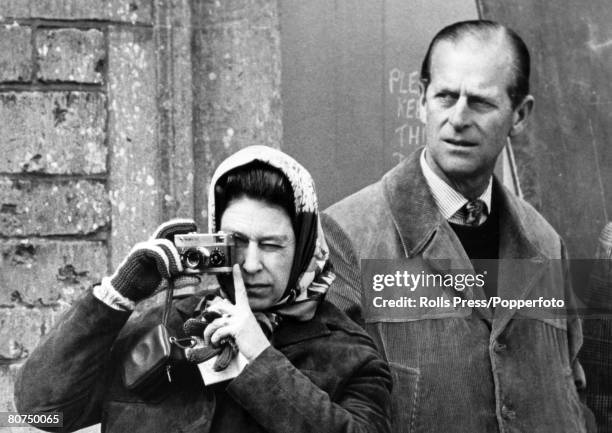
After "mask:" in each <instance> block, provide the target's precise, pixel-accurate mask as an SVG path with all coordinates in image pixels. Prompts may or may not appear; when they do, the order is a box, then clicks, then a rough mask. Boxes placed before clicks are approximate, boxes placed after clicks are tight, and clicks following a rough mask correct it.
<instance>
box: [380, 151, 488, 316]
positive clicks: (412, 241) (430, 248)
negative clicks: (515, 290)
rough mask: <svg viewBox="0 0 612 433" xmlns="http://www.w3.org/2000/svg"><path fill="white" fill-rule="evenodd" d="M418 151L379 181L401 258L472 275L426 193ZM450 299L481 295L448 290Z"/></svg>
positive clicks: (455, 239) (482, 310) (482, 311)
mask: <svg viewBox="0 0 612 433" xmlns="http://www.w3.org/2000/svg"><path fill="white" fill-rule="evenodd" d="M420 156H421V150H417V151H416V152H414V153H413V154H412V155H411V156H410V157H409V158H407V159H406V160H405V161H404V162H402V163H401V164H400V165H398V166H397V167H395V168H394V169H392V170H391V171H389V172H388V173H387V174H386V175H385V176H384V177H383V190H384V193H385V199H386V201H387V203H388V206H389V209H390V211H391V215H392V218H393V222H394V224H395V227H396V230H397V233H398V235H399V237H400V240H401V243H402V246H403V248H404V254H405V255H406V257H408V258H412V257H415V256H417V255H422V256H423V259H424V260H425V262H426V263H427V264H428V265H429V266H430V267H431V269H433V270H434V271H436V272H440V273H442V274H447V273H449V269H450V270H451V271H450V272H452V270H456V271H458V272H464V273H465V272H474V268H473V266H472V263H471V261H470V259H469V257H468V256H467V254H466V253H465V250H464V249H463V246H462V245H461V242H460V241H459V238H458V237H457V235H456V234H455V232H454V231H453V229H452V228H451V226H450V225H449V224H448V222H447V221H446V220H445V219H444V217H443V216H442V214H440V211H439V210H438V206H437V205H436V202H435V200H434V198H433V195H432V194H431V191H430V190H429V186H428V185H427V181H426V180H425V177H424V176H423V172H422V170H421V165H420V161H419V159H420ZM449 290H450V292H449V293H448V294H449V295H450V296H451V297H453V296H460V297H464V298H465V299H474V298H479V299H480V298H482V297H483V296H484V291H482V289H478V290H479V291H478V292H477V293H474V291H473V290H471V289H467V290H465V291H463V292H459V291H455V290H454V289H449ZM476 310H477V311H478V312H479V313H480V316H481V317H483V318H485V319H487V320H489V321H490V320H491V319H492V314H491V311H489V310H488V309H487V308H477V309H476Z"/></svg>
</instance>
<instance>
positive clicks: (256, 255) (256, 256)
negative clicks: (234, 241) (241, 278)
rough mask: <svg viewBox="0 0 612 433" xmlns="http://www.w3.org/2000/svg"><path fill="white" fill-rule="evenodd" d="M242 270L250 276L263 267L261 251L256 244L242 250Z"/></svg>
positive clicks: (250, 244)
mask: <svg viewBox="0 0 612 433" xmlns="http://www.w3.org/2000/svg"><path fill="white" fill-rule="evenodd" d="M241 259H242V263H241V265H242V269H243V270H244V271H245V272H246V273H248V274H254V273H256V272H258V271H260V270H261V269H262V267H263V265H262V263H261V251H260V250H259V245H257V243H256V242H249V244H248V245H247V246H246V248H244V249H243V250H242V257H241Z"/></svg>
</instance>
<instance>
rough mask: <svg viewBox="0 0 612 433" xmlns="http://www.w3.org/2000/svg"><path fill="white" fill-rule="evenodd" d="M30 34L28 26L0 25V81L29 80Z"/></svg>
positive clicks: (30, 64) (30, 73) (30, 66)
mask: <svg viewBox="0 0 612 433" xmlns="http://www.w3.org/2000/svg"><path fill="white" fill-rule="evenodd" d="M31 34H32V31H31V30H30V28H29V27H22V26H19V25H16V26H0V81H30V79H31V75H32V46H31V43H30V38H31Z"/></svg>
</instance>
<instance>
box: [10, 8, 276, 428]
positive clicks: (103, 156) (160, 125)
mask: <svg viewBox="0 0 612 433" xmlns="http://www.w3.org/2000/svg"><path fill="white" fill-rule="evenodd" d="M276 14H277V12H276V1H269V0H264V1H262V0H234V1H231V2H218V1H198V2H191V1H189V0H29V1H27V0H0V411H12V410H14V405H13V395H12V394H13V390H12V389H13V382H14V377H15V373H16V371H17V369H18V368H19V366H20V365H21V364H22V363H23V362H24V360H25V359H27V356H28V354H29V353H30V352H31V351H32V350H33V349H34V347H35V346H36V344H37V343H38V341H39V340H40V339H41V338H42V337H43V336H44V335H45V334H46V333H47V332H48V331H49V329H50V328H51V327H52V326H53V324H54V323H55V322H56V321H57V319H58V317H59V316H60V315H61V314H62V312H63V311H65V310H66V309H67V308H68V307H69V306H70V305H71V304H72V303H73V302H74V301H75V299H77V298H78V297H79V296H81V295H82V294H83V293H84V291H86V290H88V289H89V288H90V287H91V286H92V284H94V283H95V282H97V281H99V280H100V279H101V278H102V277H103V276H104V275H107V274H108V273H109V272H111V271H112V269H113V268H114V267H115V266H116V265H117V264H118V263H119V262H120V261H121V260H122V258H123V257H124V255H125V254H126V253H127V251H129V248H130V247H131V245H133V244H134V243H136V242H137V241H140V240H143V239H145V238H146V237H147V236H148V234H149V233H151V232H152V230H153V229H154V228H155V227H156V226H157V224H159V223H160V222H161V221H163V220H166V219H168V218H171V217H174V216H187V217H195V218H196V219H198V220H199V222H200V223H201V226H200V227H201V230H205V226H203V225H204V224H205V221H206V211H205V201H206V196H205V193H204V191H205V189H206V186H205V185H204V184H203V185H198V187H197V190H198V191H202V193H200V194H197V195H198V197H199V198H196V194H194V179H195V181H198V182H200V183H203V182H204V183H205V182H206V180H207V179H209V178H210V175H211V170H213V169H214V167H215V165H216V164H218V162H219V160H220V159H221V158H222V157H224V156H225V155H226V154H227V153H228V152H232V151H234V150H237V149H238V148H240V147H243V146H245V145H249V144H256V143H257V144H271V145H275V146H278V145H280V137H281V135H282V130H281V107H280V54H279V53H280V47H279V34H278V32H279V29H278V17H277V15H276ZM207 27H210V29H211V31H210V32H207V30H206V28H207ZM203 69H205V70H203ZM193 77H196V78H195V79H194V78H193ZM254 78H255V79H254ZM194 95H195V96H194ZM195 134H197V139H194V135H195ZM194 155H197V157H194ZM97 430H98V429H97V427H94V429H93V430H92V431H97ZM0 431H3V427H2V426H0ZM19 431H28V429H19Z"/></svg>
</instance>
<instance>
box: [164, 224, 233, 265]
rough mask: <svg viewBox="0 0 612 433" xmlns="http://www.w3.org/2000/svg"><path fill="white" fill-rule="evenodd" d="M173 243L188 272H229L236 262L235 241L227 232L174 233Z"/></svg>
mask: <svg viewBox="0 0 612 433" xmlns="http://www.w3.org/2000/svg"><path fill="white" fill-rule="evenodd" d="M174 245H175V246H176V249H177V250H178V253H179V256H180V258H181V264H182V265H183V269H184V270H185V273H188V274H225V273H231V272H232V266H233V265H234V263H236V248H235V247H236V242H235V241H234V237H233V235H231V234H228V233H223V232H218V233H188V234H184V235H175V236H174Z"/></svg>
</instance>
